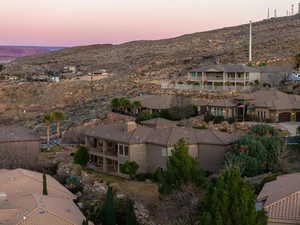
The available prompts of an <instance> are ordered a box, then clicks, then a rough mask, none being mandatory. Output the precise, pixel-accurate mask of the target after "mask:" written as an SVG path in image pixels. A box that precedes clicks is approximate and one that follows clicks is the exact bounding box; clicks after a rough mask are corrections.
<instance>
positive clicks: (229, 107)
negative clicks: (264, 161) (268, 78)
mask: <svg viewBox="0 0 300 225" xmlns="http://www.w3.org/2000/svg"><path fill="white" fill-rule="evenodd" d="M204 101H205V104H206V110H207V111H206V113H209V114H211V115H214V116H223V117H224V118H225V119H228V118H235V119H237V120H244V119H246V118H247V117H251V118H253V119H255V120H257V121H266V120H269V121H273V122H287V121H300V96H298V95H290V94H286V93H283V92H280V91H277V90H271V89H266V90H259V91H256V92H253V93H251V94H245V95H240V96H236V97H232V98H224V99H213V100H204ZM197 102H198V103H197ZM194 104H196V105H198V106H199V105H200V106H201V107H203V101H202V100H201V99H198V100H197V99H196V100H194ZM200 106H199V107H200Z"/></svg>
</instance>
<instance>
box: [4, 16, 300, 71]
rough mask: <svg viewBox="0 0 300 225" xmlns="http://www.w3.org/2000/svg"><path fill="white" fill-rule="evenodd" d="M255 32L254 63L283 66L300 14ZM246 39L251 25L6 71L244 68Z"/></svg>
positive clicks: (298, 38)
mask: <svg viewBox="0 0 300 225" xmlns="http://www.w3.org/2000/svg"><path fill="white" fill-rule="evenodd" d="M253 33H254V40H253V45H254V52H253V56H254V60H255V61H256V62H257V61H270V62H277V61H286V60H289V59H290V57H293V56H294V55H295V54H297V53H299V52H300V16H299V15H296V16H291V17H282V18H273V19H270V20H263V21H260V22H256V23H254V24H253ZM248 40H249V25H248V24H245V25H240V26H236V27H228V28H223V29H219V30H213V31H208V32H201V33H194V34H189V35H184V36H180V37H177V38H172V39H164V40H157V41H135V42H129V43H125V44H121V45H92V46H82V47H74V48H68V49H64V50H61V51H56V52H50V53H47V54H43V55H39V56H30V57H23V58H20V59H17V60H16V61H15V62H13V63H11V64H10V65H9V66H8V68H7V71H8V72H19V71H23V72H25V71H28V72H29V71H30V72H32V71H35V70H37V69H41V68H44V69H45V68H47V69H58V68H62V67H63V66H64V65H70V64H71V65H74V64H76V65H80V66H81V70H83V71H88V72H90V71H93V70H97V69H103V68H104V69H108V70H110V71H111V72H114V73H119V74H129V73H135V74H142V75H143V74H146V75H151V74H153V75H156V74H157V73H158V74H167V75H172V74H175V75H180V73H182V71H185V70H187V69H189V68H191V67H192V66H195V65H199V64H207V63H215V62H216V61H219V62H221V63H246V62H247V60H248Z"/></svg>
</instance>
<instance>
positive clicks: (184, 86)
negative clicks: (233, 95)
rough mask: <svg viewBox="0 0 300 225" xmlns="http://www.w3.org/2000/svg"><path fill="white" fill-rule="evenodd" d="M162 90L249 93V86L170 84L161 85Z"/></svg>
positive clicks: (250, 88)
mask: <svg viewBox="0 0 300 225" xmlns="http://www.w3.org/2000/svg"><path fill="white" fill-rule="evenodd" d="M161 88H162V89H175V90H187V91H233V92H235V91H251V90H252V89H253V87H251V86H245V87H244V86H211V85H205V86H201V85H189V84H170V83H164V82H163V83H161Z"/></svg>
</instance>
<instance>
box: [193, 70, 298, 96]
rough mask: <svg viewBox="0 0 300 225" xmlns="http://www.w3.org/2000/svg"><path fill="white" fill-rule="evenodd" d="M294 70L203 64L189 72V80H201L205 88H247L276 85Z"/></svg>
mask: <svg viewBox="0 0 300 225" xmlns="http://www.w3.org/2000/svg"><path fill="white" fill-rule="evenodd" d="M290 71H292V70H291V69H290V68H286V67H276V66H262V67H252V66H251V67H250V66H246V65H242V64H223V65H221V64H217V65H210V66H202V67H199V68H195V69H192V70H191V71H190V72H189V75H188V80H189V81H196V82H199V83H200V85H201V86H202V87H203V88H210V89H212V90H214V89H216V87H221V88H223V89H228V90H240V89H246V88H249V87H251V86H254V85H256V86H257V85H259V84H261V85H262V86H269V87H274V86H278V85H279V83H280V81H282V80H284V79H285V78H286V76H287V75H288V74H289V73H290Z"/></svg>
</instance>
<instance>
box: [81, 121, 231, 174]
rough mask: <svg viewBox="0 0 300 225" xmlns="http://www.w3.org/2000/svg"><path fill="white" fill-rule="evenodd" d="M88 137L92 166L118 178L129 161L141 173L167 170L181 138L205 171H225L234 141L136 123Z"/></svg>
mask: <svg viewBox="0 0 300 225" xmlns="http://www.w3.org/2000/svg"><path fill="white" fill-rule="evenodd" d="M145 123H146V124H147V122H145ZM148 123H151V122H148ZM85 137H86V141H85V145H86V147H87V148H88V149H89V155H90V164H91V165H93V166H94V167H95V168H98V169H99V170H101V171H104V172H107V173H112V174H117V175H121V173H120V166H121V165H122V164H123V163H124V162H126V161H128V160H129V161H135V162H137V163H138V164H139V166H140V168H139V172H140V173H146V172H153V171H155V170H156V169H158V168H161V169H165V168H166V164H167V160H168V156H170V155H171V154H172V150H173V148H174V145H175V144H176V143H177V142H178V141H179V140H180V139H181V138H184V139H185V140H186V141H187V142H188V147H189V154H190V155H191V156H193V157H194V158H196V159H198V160H199V162H200V166H201V167H202V168H204V169H205V170H209V171H212V172H216V171H217V170H218V169H220V168H221V167H222V164H223V161H224V153H225V152H226V150H227V149H228V148H229V147H230V145H231V143H232V142H233V141H234V139H235V137H234V136H232V135H229V134H227V133H223V132H219V131H215V130H211V129H206V130H199V129H193V128H185V127H176V126H173V125H172V126H170V127H165V126H163V127H159V126H158V127H157V126H156V127H155V126H154V127H151V126H150V127H147V126H138V125H137V124H136V123H135V122H127V123H115V124H110V125H101V126H98V127H96V128H91V129H89V130H88V131H86V133H85Z"/></svg>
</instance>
